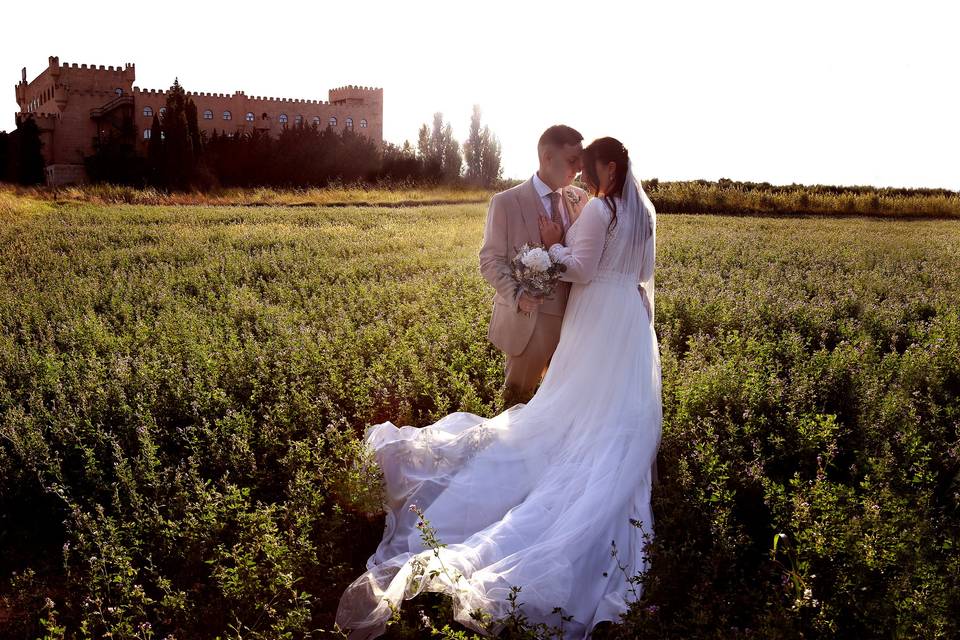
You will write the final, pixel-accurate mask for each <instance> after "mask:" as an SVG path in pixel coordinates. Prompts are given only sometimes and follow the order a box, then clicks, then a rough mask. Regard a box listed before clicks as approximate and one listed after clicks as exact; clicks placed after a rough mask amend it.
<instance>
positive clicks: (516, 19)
mask: <svg viewBox="0 0 960 640" xmlns="http://www.w3.org/2000/svg"><path fill="white" fill-rule="evenodd" d="M42 6H43V10H42V11H39V12H38V10H37V8H36V5H30V4H29V3H26V2H10V3H4V6H3V7H2V8H0V28H2V31H3V34H4V37H3V39H2V40H0V76H2V78H6V80H5V82H6V89H4V90H3V91H2V96H3V97H2V100H0V130H11V129H12V128H13V127H14V118H13V114H14V112H16V110H17V104H16V100H15V97H14V89H13V87H14V84H15V83H16V82H17V81H18V80H19V79H20V68H21V67H23V66H26V68H27V76H28V79H31V80H32V79H33V78H34V77H35V76H36V75H37V74H39V73H40V71H42V69H43V68H44V67H45V66H46V65H47V57H48V56H51V55H57V56H59V57H60V61H61V62H76V63H87V64H97V65H100V64H103V65H114V66H117V65H122V64H123V63H125V62H134V63H136V65H137V80H136V85H137V86H139V87H143V88H152V89H163V88H167V87H169V86H170V84H171V83H172V82H173V78H174V76H179V78H180V82H181V84H183V85H184V87H185V88H187V89H188V90H192V91H213V92H221V93H232V92H233V91H235V90H244V91H246V93H247V94H248V95H271V96H278V97H279V96H283V97H290V98H311V99H326V97H327V89H329V88H332V87H338V86H341V85H345V84H356V85H370V86H378V87H383V88H384V103H385V105H384V137H385V138H386V139H387V140H389V141H392V142H397V143H401V142H403V140H404V139H409V140H410V141H411V143H415V141H416V134H417V129H418V128H419V126H420V124H422V123H424V122H430V120H431V118H432V114H433V113H434V112H435V111H441V112H443V114H444V116H445V118H447V119H449V120H450V121H451V122H452V124H453V128H454V133H455V135H456V136H457V138H458V139H459V140H461V142H462V141H463V139H464V138H465V137H466V133H467V128H468V125H469V119H470V110H471V106H472V105H473V104H474V103H478V104H480V105H481V108H482V110H483V120H484V122H485V123H486V124H489V125H490V127H491V128H492V129H493V131H494V132H495V133H497V135H498V136H499V137H500V140H501V142H502V144H503V160H504V168H505V175H506V176H508V177H515V178H525V177H527V176H529V175H530V174H532V172H533V171H534V170H535V168H536V140H537V138H538V137H539V135H540V133H541V132H542V131H543V129H544V128H546V127H547V126H549V125H551V124H555V123H565V124H569V125H571V126H573V127H574V128H576V129H578V130H579V131H580V132H581V133H583V135H584V137H585V138H586V139H587V141H589V140H592V139H593V138H596V137H600V136H604V135H612V136H614V137H617V138H619V139H621V140H622V141H623V142H624V143H625V144H626V146H627V148H628V150H629V151H630V154H631V156H632V157H633V158H634V163H635V166H636V171H637V173H638V174H639V175H640V176H642V177H644V178H650V177H658V178H660V179H661V180H677V179H692V178H707V179H711V180H715V179H717V178H720V177H727V178H731V179H738V180H755V181H763V180H766V181H769V182H772V183H774V184H789V183H791V182H800V183H808V184H809V183H826V184H873V185H877V186H930V187H946V188H950V189H954V190H960V37H958V36H957V29H958V25H960V3H956V2H930V1H923V0H915V1H912V2H884V1H873V2H854V1H844V2H840V1H838V0H832V1H829V2H822V1H819V0H804V1H803V2H799V1H797V2H771V1H770V0H765V1H758V2H734V1H731V2H716V1H705V2H690V1H682V0H674V1H670V2H639V1H634V2H613V1H608V2H603V1H602V0H601V1H599V2H587V1H585V0H581V1H580V2H566V1H561V0H551V1H549V2H532V1H522V0H513V1H511V2H502V1H500V0H489V1H484V2H476V3H470V4H468V3H463V2H456V1H454V0H446V1H433V0H430V1H423V2H415V1H413V0H410V1H407V2H396V1H395V0H394V1H380V0H374V1H369V0H368V1H366V2H340V3H328V2H317V1H313V2H296V1H293V0H290V1H287V2H279V3H272V2H267V3H257V2H253V3H241V2H239V1H235V2H232V3H229V4H228V3H222V2H213V1H209V0H208V1H205V2H189V3H188V2H183V3H180V2H177V1H167V2H163V3H159V4H158V3H154V2H130V1H129V0H124V1H114V0H111V1H109V2H77V1H76V0H72V1H70V2H66V1H51V0H48V1H47V2H44V3H43V5H42Z"/></svg>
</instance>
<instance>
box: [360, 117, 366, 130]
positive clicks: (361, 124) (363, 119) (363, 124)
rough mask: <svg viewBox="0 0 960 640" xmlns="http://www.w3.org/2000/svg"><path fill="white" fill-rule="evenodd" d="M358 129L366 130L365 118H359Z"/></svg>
mask: <svg viewBox="0 0 960 640" xmlns="http://www.w3.org/2000/svg"><path fill="white" fill-rule="evenodd" d="M360 128H361V129H366V128H367V119H366V118H361V119H360Z"/></svg>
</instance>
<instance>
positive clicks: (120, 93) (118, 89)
mask: <svg viewBox="0 0 960 640" xmlns="http://www.w3.org/2000/svg"><path fill="white" fill-rule="evenodd" d="M113 91H114V93H116V94H117V95H118V96H122V95H123V89H121V88H120V87H117V88H116V89H114V90H113Z"/></svg>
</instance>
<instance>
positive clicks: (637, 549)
mask: <svg viewBox="0 0 960 640" xmlns="http://www.w3.org/2000/svg"><path fill="white" fill-rule="evenodd" d="M629 180H633V177H632V172H631V174H630V176H629ZM637 185H638V186H639V183H637ZM639 189H640V192H639V194H638V195H636V196H634V197H635V198H640V199H641V202H643V205H644V206H641V205H637V204H633V203H632V202H631V201H630V199H629V198H627V197H625V198H617V199H616V201H617V203H618V204H619V208H620V212H619V213H618V222H617V225H616V227H615V228H614V229H613V230H612V231H611V230H609V229H608V222H609V220H610V218H611V214H610V211H609V209H608V208H607V207H606V205H605V204H604V202H603V201H602V200H600V199H594V200H591V201H590V202H589V203H588V204H587V206H586V207H585V208H584V210H583V212H582V213H581V215H580V217H579V218H578V219H577V221H576V222H575V223H574V224H573V225H572V226H571V228H570V230H569V232H568V245H569V246H570V247H572V250H560V251H558V252H557V253H558V254H559V255H561V257H562V258H563V259H564V261H565V262H568V263H569V264H568V267H569V268H568V271H569V273H570V279H571V281H573V285H572V287H571V290H570V295H569V298H568V302H567V307H566V312H565V315H564V319H563V325H562V330H561V335H560V341H559V344H558V345H557V349H556V351H555V353H554V355H553V358H552V360H551V362H550V366H549V368H548V370H547V373H546V375H545V377H544V379H543V381H542V383H541V386H540V388H539V389H538V390H537V392H536V394H535V395H534V396H533V398H531V400H530V401H529V402H528V403H527V404H525V405H524V404H518V405H515V406H513V407H511V408H510V409H508V410H506V411H504V412H502V413H500V414H499V415H496V416H494V417H492V418H483V417H481V416H478V415H475V414H472V413H467V412H456V413H452V414H450V415H447V416H445V417H444V418H442V419H441V420H439V421H438V422H436V423H434V424H432V425H429V426H425V427H422V428H416V427H411V426H402V427H399V428H398V427H396V426H395V425H394V424H393V423H391V422H385V423H382V424H378V425H374V426H371V427H369V428H368V429H367V431H366V433H365V440H366V442H367V444H368V446H369V447H370V448H371V449H372V450H373V451H374V452H375V456H376V460H377V462H378V464H379V465H380V467H381V468H382V469H383V472H384V479H385V482H386V491H387V503H386V505H385V509H386V525H385V530H384V534H383V538H382V540H381V542H380V544H379V546H378V547H377V549H376V551H375V552H374V553H373V555H371V556H370V558H369V560H368V561H367V571H366V572H365V573H364V574H363V575H361V576H360V577H358V578H357V579H356V580H355V581H354V582H353V583H351V584H350V585H349V587H347V589H346V590H345V591H344V593H343V595H342V596H341V600H340V604H339V608H338V611H337V617H336V621H337V624H338V625H339V626H340V627H341V629H344V630H349V631H350V638H351V639H353V640H363V639H367V638H373V637H376V636H378V635H380V634H382V633H383V632H384V630H385V624H386V621H387V620H388V619H389V617H390V615H391V605H392V606H394V607H397V606H399V605H400V603H401V601H402V600H403V599H409V598H412V597H414V596H415V595H417V594H418V593H420V592H421V591H424V590H426V591H442V592H446V593H448V594H450V595H451V597H452V599H453V608H454V617H455V619H456V620H457V621H458V622H460V623H461V624H463V625H464V626H466V627H468V628H471V629H474V630H476V631H478V632H480V633H484V632H485V631H486V630H485V629H484V628H483V626H482V625H480V624H479V623H478V622H477V621H476V620H474V619H473V618H472V617H471V615H470V614H471V612H472V611H474V610H475V609H480V610H482V611H484V612H486V613H488V614H490V615H492V616H493V617H494V618H503V617H504V616H506V615H507V614H508V612H509V609H510V605H509V602H508V595H509V594H510V588H511V586H514V585H515V586H519V587H520V588H521V591H520V593H519V598H518V601H519V602H520V603H522V604H521V609H522V611H523V613H524V614H525V615H526V617H527V619H528V620H529V621H530V622H531V623H538V622H543V623H546V624H548V625H551V626H559V625H560V622H561V621H560V615H564V616H567V615H570V616H572V619H571V620H570V621H568V622H564V623H563V627H564V630H565V637H568V638H584V637H586V636H587V635H589V633H590V632H591V631H592V629H593V628H594V626H596V625H597V624H598V623H599V622H601V621H604V620H610V621H617V619H618V618H619V617H620V615H621V614H622V613H624V612H625V611H626V610H627V606H628V603H629V601H630V600H632V599H634V598H636V597H637V596H639V592H640V586H639V585H636V584H631V583H630V582H629V580H628V578H629V577H632V576H635V575H637V574H638V573H639V572H641V571H644V570H645V569H646V567H647V559H646V557H645V554H644V549H643V547H644V543H645V536H652V535H653V514H652V512H651V509H650V495H651V480H652V478H651V468H652V465H653V463H654V461H655V459H656V454H657V450H658V448H659V444H660V436H661V421H662V409H661V382H660V357H659V351H658V345H657V337H656V333H655V331H654V326H653V322H652V315H651V312H652V304H651V302H652V300H650V299H649V297H648V299H647V300H646V301H645V300H644V296H645V295H648V294H649V292H645V291H644V290H643V289H639V290H638V286H637V285H638V282H643V281H644V280H645V279H647V278H648V277H649V276H650V274H651V273H652V261H653V256H652V253H653V252H652V246H653V240H652V238H651V236H652V235H653V234H651V233H650V231H652V227H653V225H652V220H649V218H651V217H652V215H653V207H652V205H647V203H649V200H647V199H646V194H643V193H642V187H639ZM645 206H649V212H647V211H644V208H645ZM631 207H633V209H634V210H633V211H631ZM644 214H646V215H644ZM640 224H646V225H647V228H646V232H645V233H643V234H641V233H640V230H638V228H637V225H640ZM638 245H639V246H638ZM644 246H646V247H647V255H646V256H645V257H646V259H645V260H644V256H643V248H644ZM578 247H579V248H578ZM645 268H646V270H647V273H644V269H645ZM578 279H579V280H582V281H580V282H578V281H577V280H578ZM411 505H415V506H417V507H419V509H421V510H422V511H423V514H424V517H425V518H426V519H427V520H428V521H429V522H430V525H431V527H433V528H434V529H435V530H436V535H437V538H438V539H439V540H440V541H441V542H443V543H446V544H447V546H446V547H444V548H441V549H440V551H439V557H437V556H435V555H434V551H433V550H431V549H429V548H426V547H425V545H424V542H423V540H422V539H421V532H420V530H419V529H418V528H417V523H418V521H419V518H418V515H417V514H416V513H415V512H413V511H412V510H411V509H410V506H411ZM614 547H615V549H616V555H614V554H613V550H614ZM434 571H436V572H437V573H436V576H435V577H431V574H432V573H433V572H434ZM556 607H560V609H561V610H560V612H554V611H555V608H556ZM497 630H498V628H497V627H494V628H493V631H494V632H496V631H497Z"/></svg>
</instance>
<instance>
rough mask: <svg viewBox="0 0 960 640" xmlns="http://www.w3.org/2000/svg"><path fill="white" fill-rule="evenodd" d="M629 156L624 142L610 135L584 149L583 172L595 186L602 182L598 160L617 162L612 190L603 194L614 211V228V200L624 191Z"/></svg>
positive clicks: (612, 224)
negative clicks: (598, 173) (598, 172)
mask: <svg viewBox="0 0 960 640" xmlns="http://www.w3.org/2000/svg"><path fill="white" fill-rule="evenodd" d="M629 158H630V156H629V155H627V148H626V147H625V146H623V143H621V142H620V141H619V140H617V139H616V138H611V137H609V136H608V137H606V138H597V139H596V140H594V141H593V142H591V143H590V144H588V145H587V146H586V147H585V148H584V149H583V173H584V174H586V176H587V177H588V178H589V179H590V182H591V183H593V185H594V186H595V188H599V187H598V186H597V185H599V184H600V176H598V175H597V164H596V161H597V160H599V161H600V163H601V164H607V163H608V162H615V163H616V164H617V170H616V173H615V174H614V176H613V184H612V185H611V186H610V190H609V191H607V192H606V193H605V194H603V195H604V197H603V200H604V202H606V203H607V206H608V207H610V211H611V212H613V217H612V218H611V219H610V225H609V227H610V228H613V227H614V226H616V224H617V203H616V202H614V200H613V197H614V196H619V195H622V193H623V185H624V184H625V183H626V181H627V163H628V161H629ZM593 195H598V194H597V191H594V192H593Z"/></svg>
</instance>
